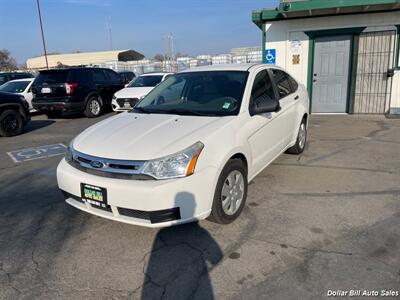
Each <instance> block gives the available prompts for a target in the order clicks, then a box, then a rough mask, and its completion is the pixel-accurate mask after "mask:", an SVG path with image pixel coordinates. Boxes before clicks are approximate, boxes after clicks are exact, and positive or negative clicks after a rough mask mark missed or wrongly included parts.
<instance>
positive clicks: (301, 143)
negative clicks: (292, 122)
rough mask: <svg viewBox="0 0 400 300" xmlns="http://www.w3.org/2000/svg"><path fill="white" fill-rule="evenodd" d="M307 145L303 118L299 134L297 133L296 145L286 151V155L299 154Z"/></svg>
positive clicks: (305, 122)
mask: <svg viewBox="0 0 400 300" xmlns="http://www.w3.org/2000/svg"><path fill="white" fill-rule="evenodd" d="M306 143H307V120H306V119H305V118H304V119H303V120H302V121H301V124H300V127H299V132H298V133H297V139H296V144H294V146H292V147H290V148H289V149H287V150H286V153H290V154H301V153H303V151H304V149H305V148H306Z"/></svg>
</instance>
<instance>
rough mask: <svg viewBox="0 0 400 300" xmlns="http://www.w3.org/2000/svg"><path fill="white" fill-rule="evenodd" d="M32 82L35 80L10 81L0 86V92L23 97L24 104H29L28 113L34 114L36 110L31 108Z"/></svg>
mask: <svg viewBox="0 0 400 300" xmlns="http://www.w3.org/2000/svg"><path fill="white" fill-rule="evenodd" d="M34 80H35V78H24V79H15V80H10V81H7V82H6V83H4V84H3V85H1V86H0V91H1V92H7V93H13V94H19V95H21V96H24V98H25V100H26V102H28V104H29V111H30V112H34V111H36V110H35V109H33V107H32V98H33V94H32V90H31V86H32V82H33V81H34Z"/></svg>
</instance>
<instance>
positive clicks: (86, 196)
mask: <svg viewBox="0 0 400 300" xmlns="http://www.w3.org/2000/svg"><path fill="white" fill-rule="evenodd" d="M81 198H82V201H83V202H87V203H89V204H91V205H93V206H95V207H96V206H98V207H103V208H107V207H109V205H108V204H107V189H105V188H102V187H99V186H94V185H91V184H87V183H81Z"/></svg>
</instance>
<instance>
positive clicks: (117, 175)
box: [70, 161, 155, 180]
mask: <svg viewBox="0 0 400 300" xmlns="http://www.w3.org/2000/svg"><path fill="white" fill-rule="evenodd" d="M70 165H71V166H73V167H74V168H76V169H78V170H80V171H82V172H85V173H88V174H90V175H94V176H100V177H106V178H114V179H125V180H155V179H154V178H153V177H151V176H149V175H145V174H122V173H108V172H104V171H99V170H96V169H89V168H85V167H82V166H81V165H80V164H79V163H78V162H76V161H74V162H70Z"/></svg>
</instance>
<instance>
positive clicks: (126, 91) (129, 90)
mask: <svg viewBox="0 0 400 300" xmlns="http://www.w3.org/2000/svg"><path fill="white" fill-rule="evenodd" d="M171 74H172V73H164V72H159V73H146V74H142V75H140V76H139V77H136V78H135V79H133V80H132V81H131V82H129V83H128V84H127V85H126V86H125V88H123V89H122V90H119V91H118V92H116V93H115V94H114V96H113V98H112V102H111V107H112V109H113V110H114V111H116V112H122V111H128V110H131V109H132V108H133V107H134V106H135V105H136V103H138V102H139V101H140V100H141V99H143V98H144V96H146V95H147V94H148V93H149V92H150V91H151V90H152V89H153V88H154V87H155V86H156V85H157V84H159V83H160V82H161V81H164V80H165V79H166V78H167V77H168V76H169V75H171Z"/></svg>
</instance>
